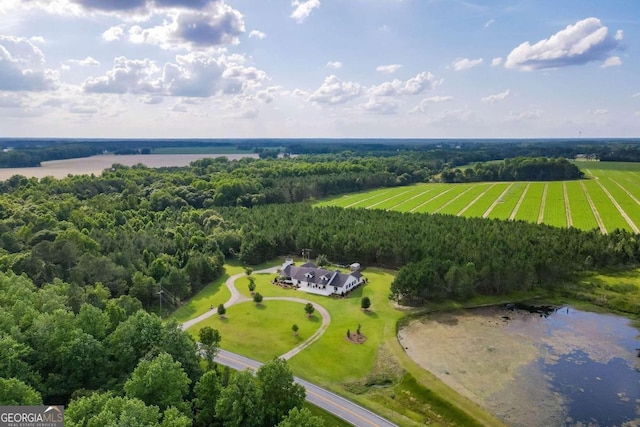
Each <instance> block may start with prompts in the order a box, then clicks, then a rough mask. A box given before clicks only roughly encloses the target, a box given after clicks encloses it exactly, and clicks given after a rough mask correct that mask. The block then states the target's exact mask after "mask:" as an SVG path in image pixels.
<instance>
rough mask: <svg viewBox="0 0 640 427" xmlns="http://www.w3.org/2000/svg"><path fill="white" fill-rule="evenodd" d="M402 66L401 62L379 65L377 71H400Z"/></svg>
mask: <svg viewBox="0 0 640 427" xmlns="http://www.w3.org/2000/svg"><path fill="white" fill-rule="evenodd" d="M400 68H402V65H400V64H389V65H378V66H377V67H376V71H379V72H381V73H385V74H393V73H395V72H396V71H398V70H399V69H400Z"/></svg>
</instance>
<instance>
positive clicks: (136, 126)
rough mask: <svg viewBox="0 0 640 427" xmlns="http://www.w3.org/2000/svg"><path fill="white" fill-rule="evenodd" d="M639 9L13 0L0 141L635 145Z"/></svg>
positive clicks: (527, 2) (422, 0) (286, 0)
mask: <svg viewBox="0 0 640 427" xmlns="http://www.w3.org/2000/svg"><path fill="white" fill-rule="evenodd" d="M639 44H640V1H638V0H607V1H604V0H562V1H557V0H491V1H480V0H469V1H466V0H0V137H2V136H32V137H36V136H50V137H104V138H107V137H149V138H158V137H167V138H169V137H171V138H176V137H177V138H180V137H202V138H218V137H283V138H286V137H385V138H388V137H391V138H393V137H402V138H405V137H418V138H443V137H449V138H460V137H466V138H474V137H478V138H508V137H523V138H535V137H580V136H582V137H639V136H640V46H639Z"/></svg>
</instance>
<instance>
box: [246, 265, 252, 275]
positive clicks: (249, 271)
mask: <svg viewBox="0 0 640 427" xmlns="http://www.w3.org/2000/svg"><path fill="white" fill-rule="evenodd" d="M251 273H253V268H251V267H246V268H245V269H244V274H246V275H247V276H251Z"/></svg>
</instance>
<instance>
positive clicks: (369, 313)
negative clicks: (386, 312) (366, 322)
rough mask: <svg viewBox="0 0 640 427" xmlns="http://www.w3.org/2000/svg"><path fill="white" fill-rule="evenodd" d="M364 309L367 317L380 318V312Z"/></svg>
mask: <svg viewBox="0 0 640 427" xmlns="http://www.w3.org/2000/svg"><path fill="white" fill-rule="evenodd" d="M363 311H364V314H366V315H367V317H371V318H374V319H377V318H378V313H376V312H375V311H371V310H363Z"/></svg>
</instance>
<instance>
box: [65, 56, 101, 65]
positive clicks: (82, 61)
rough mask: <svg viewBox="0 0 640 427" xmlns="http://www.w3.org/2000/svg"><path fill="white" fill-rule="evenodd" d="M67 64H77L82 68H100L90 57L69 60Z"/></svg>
mask: <svg viewBox="0 0 640 427" xmlns="http://www.w3.org/2000/svg"><path fill="white" fill-rule="evenodd" d="M68 62H69V63H71V64H78V65H80V66H82V67H99V66H100V62H98V61H96V60H95V59H93V58H92V57H90V56H87V57H86V58H84V59H70V60H69V61H68Z"/></svg>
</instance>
